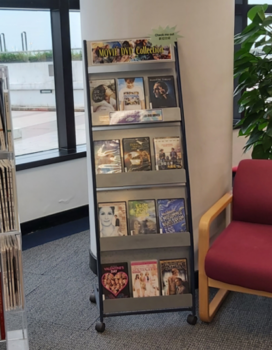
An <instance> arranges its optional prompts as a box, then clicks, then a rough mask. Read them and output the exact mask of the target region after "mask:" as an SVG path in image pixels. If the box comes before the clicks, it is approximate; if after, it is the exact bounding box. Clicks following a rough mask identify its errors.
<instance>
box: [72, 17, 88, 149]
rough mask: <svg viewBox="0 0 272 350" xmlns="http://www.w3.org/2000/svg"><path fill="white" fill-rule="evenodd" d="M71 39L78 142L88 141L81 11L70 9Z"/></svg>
mask: <svg viewBox="0 0 272 350" xmlns="http://www.w3.org/2000/svg"><path fill="white" fill-rule="evenodd" d="M69 16H70V33H71V34H70V40H71V49H72V72H73V91H74V106H75V124H76V143H77V145H81V144H84V143H86V132H85V114H84V90H83V65H82V39H81V28H80V12H79V11H70V13H69Z"/></svg>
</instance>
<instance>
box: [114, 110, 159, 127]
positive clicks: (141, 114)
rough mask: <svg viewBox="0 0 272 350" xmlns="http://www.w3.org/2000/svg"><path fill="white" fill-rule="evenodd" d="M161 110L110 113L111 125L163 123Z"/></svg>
mask: <svg viewBox="0 0 272 350" xmlns="http://www.w3.org/2000/svg"><path fill="white" fill-rule="evenodd" d="M162 121H163V114H162V110H161V109H141V110H137V111H135V110H134V111H133V110H132V111H117V112H113V113H110V124H111V125H114V124H138V123H155V122H162Z"/></svg>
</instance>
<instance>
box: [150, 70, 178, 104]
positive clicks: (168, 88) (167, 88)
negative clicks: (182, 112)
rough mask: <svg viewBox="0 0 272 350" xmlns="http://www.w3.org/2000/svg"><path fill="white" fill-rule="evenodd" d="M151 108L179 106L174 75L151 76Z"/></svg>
mask: <svg viewBox="0 0 272 350" xmlns="http://www.w3.org/2000/svg"><path fill="white" fill-rule="evenodd" d="M148 86H149V98H150V108H168V107H177V101H176V92H175V83H174V77H173V76H161V77H149V78H148Z"/></svg>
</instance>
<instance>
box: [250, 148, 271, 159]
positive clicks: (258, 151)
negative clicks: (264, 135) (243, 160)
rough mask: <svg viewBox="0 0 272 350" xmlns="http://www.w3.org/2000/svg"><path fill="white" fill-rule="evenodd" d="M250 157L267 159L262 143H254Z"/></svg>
mask: <svg viewBox="0 0 272 350" xmlns="http://www.w3.org/2000/svg"><path fill="white" fill-rule="evenodd" d="M251 157H252V159H268V153H267V152H265V151H264V149H263V145H256V146H255V145H254V147H253V151H252V154H251Z"/></svg>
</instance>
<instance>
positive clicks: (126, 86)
mask: <svg viewBox="0 0 272 350" xmlns="http://www.w3.org/2000/svg"><path fill="white" fill-rule="evenodd" d="M117 82H118V85H117V86H118V98H119V109H120V111H130V110H138V109H145V93H144V79H143V78H133V77H132V78H120V79H117Z"/></svg>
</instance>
